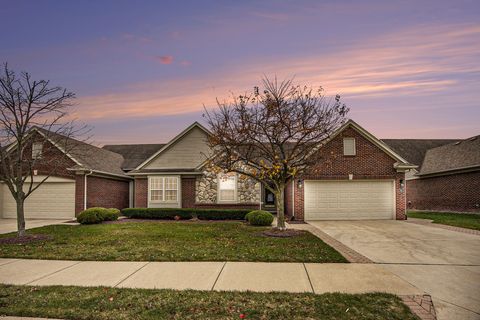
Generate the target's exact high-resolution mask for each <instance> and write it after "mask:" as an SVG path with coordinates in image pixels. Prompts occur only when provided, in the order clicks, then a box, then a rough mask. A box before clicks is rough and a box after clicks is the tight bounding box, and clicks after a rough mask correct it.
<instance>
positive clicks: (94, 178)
mask: <svg viewBox="0 0 480 320" xmlns="http://www.w3.org/2000/svg"><path fill="white" fill-rule="evenodd" d="M209 134H210V133H209V131H208V130H207V129H206V128H204V127H203V126H202V125H201V124H199V123H197V122H195V123H193V124H192V125H191V126H189V127H188V128H186V129H185V130H183V131H182V132H181V133H180V134H179V135H177V136H176V137H175V138H173V139H172V140H171V141H169V142H168V143H166V144H135V145H125V144H123V145H106V146H104V147H103V149H100V148H97V147H94V146H91V145H89V144H85V143H82V142H78V141H74V142H75V143H77V144H78V147H79V148H77V149H78V150H77V152H76V154H75V156H74V155H67V157H66V160H67V161H66V163H65V166H64V168H63V170H61V172H60V173H57V174H55V175H54V176H52V177H50V179H49V180H48V181H47V182H46V184H45V185H43V186H42V187H41V188H40V189H39V190H37V191H36V192H34V193H33V194H32V196H31V198H30V199H28V200H27V208H26V212H27V218H32V217H37V218H72V217H74V215H75V214H77V213H78V212H80V211H81V210H83V209H84V208H85V207H92V206H104V207H116V208H124V207H149V208H158V207H163V208H172V207H176V208H250V209H257V208H263V209H265V210H270V211H275V210H276V207H275V198H274V195H273V194H272V193H270V192H268V191H267V190H266V189H265V187H264V186H263V185H261V184H260V183H259V182H257V181H254V180H252V179H251V178H248V177H245V176H241V175H237V174H232V173H229V174H217V173H216V172H214V170H211V169H209V166H208V165H206V163H207V161H206V160H207V159H208V157H209V156H210V155H211V150H210V148H209V147H208V144H207V139H208V136H209ZM52 143H54V141H53V142H52ZM58 152H59V156H61V155H63V153H62V151H61V150H60V149H59V150H58ZM318 152H320V153H321V156H322V157H321V158H322V160H321V161H320V162H319V164H318V166H314V167H312V168H310V169H309V172H308V173H307V174H306V175H304V176H302V177H298V178H297V179H295V180H294V181H292V182H290V183H289V184H288V186H287V188H286V191H285V212H286V214H287V216H289V217H290V218H292V219H296V220H322V219H325V220H328V219H330V220H334V219H344V220H347V219H353V220H355V219H405V207H406V195H405V192H406V189H405V172H407V171H409V170H411V169H413V168H416V166H415V165H412V164H410V163H409V162H408V161H407V160H406V159H404V158H403V157H402V156H400V155H399V154H398V153H396V152H395V151H393V150H392V149H390V147H388V146H387V145H386V144H385V143H383V142H382V141H380V140H378V139H377V138H376V137H374V136H373V135H372V134H370V133H369V132H368V131H366V130H365V129H363V128H362V127H360V126H359V125H358V124H357V123H355V122H354V121H351V120H350V121H348V122H347V123H346V124H345V125H343V126H342V127H341V128H339V129H338V130H337V131H336V132H335V133H334V134H333V135H332V136H331V137H330V138H329V139H327V140H326V141H323V142H322V147H321V148H319V151H318ZM38 175H39V177H41V176H42V172H41V171H39V172H38ZM85 190H86V193H85V192H84V191H85ZM1 194H2V195H3V199H0V202H1V204H2V205H1V208H2V213H3V216H4V217H14V216H15V211H14V210H13V207H12V200H13V199H9V197H10V198H11V196H10V195H9V194H8V190H6V188H3V191H2V192H1Z"/></svg>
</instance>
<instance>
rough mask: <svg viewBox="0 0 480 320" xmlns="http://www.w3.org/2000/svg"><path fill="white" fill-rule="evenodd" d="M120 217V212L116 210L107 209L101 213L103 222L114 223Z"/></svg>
mask: <svg viewBox="0 0 480 320" xmlns="http://www.w3.org/2000/svg"><path fill="white" fill-rule="evenodd" d="M118 217H120V210H118V209H117V208H108V209H105V211H104V212H103V220H105V221H115V220H118Z"/></svg>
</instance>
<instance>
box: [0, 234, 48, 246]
mask: <svg viewBox="0 0 480 320" xmlns="http://www.w3.org/2000/svg"><path fill="white" fill-rule="evenodd" d="M51 239H53V237H52V236H49V235H46V234H27V235H25V236H23V237H9V238H0V244H29V243H32V242H39V241H47V240H51Z"/></svg>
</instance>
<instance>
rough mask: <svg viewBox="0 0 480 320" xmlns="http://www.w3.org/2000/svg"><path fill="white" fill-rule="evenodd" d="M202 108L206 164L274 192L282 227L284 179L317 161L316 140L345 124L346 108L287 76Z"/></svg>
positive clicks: (324, 137)
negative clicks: (207, 154) (207, 132)
mask: <svg viewBox="0 0 480 320" xmlns="http://www.w3.org/2000/svg"><path fill="white" fill-rule="evenodd" d="M217 104H218V108H217V109H216V110H213V111H210V112H209V111H206V112H205V117H206V119H207V123H208V125H209V129H210V130H211V132H212V135H211V136H210V138H209V145H210V147H211V148H212V149H213V150H214V151H215V152H214V154H215V156H214V157H212V158H211V159H210V163H211V164H212V165H213V166H214V167H217V168H220V169H222V170H224V171H229V172H236V173H239V174H242V175H245V176H248V177H251V178H253V179H255V180H257V181H259V182H260V183H262V184H263V185H264V186H265V187H266V188H267V189H268V190H270V191H271V192H273V193H274V194H275V197H276V206H277V221H278V225H277V227H278V228H279V229H281V230H284V229H285V216H284V190H285V187H286V185H287V183H288V182H289V181H291V180H292V179H294V178H295V177H298V176H301V175H302V174H304V173H306V172H307V169H308V168H310V167H311V166H313V165H315V164H317V163H318V161H321V158H320V155H319V154H320V153H319V152H316V151H317V150H318V148H319V147H320V146H321V144H322V142H323V141H324V140H325V139H327V138H328V137H329V136H330V135H331V134H332V133H333V132H334V131H335V130H336V129H337V128H339V127H340V126H341V125H342V124H343V123H345V121H346V120H347V119H346V115H347V113H348V110H349V109H348V108H347V107H346V106H345V104H343V103H342V102H341V101H340V96H339V95H337V96H336V97H335V98H334V99H327V98H326V97H325V96H324V94H323V89H322V88H321V87H320V88H313V87H308V86H303V87H300V86H296V85H294V84H293V81H292V80H291V79H289V80H285V81H282V82H280V83H279V82H278V81H277V79H276V78H275V79H274V80H270V79H268V78H264V79H263V80H262V88H259V87H255V88H254V90H253V92H251V93H248V94H245V95H240V96H238V97H237V96H233V98H232V101H229V102H219V101H218V100H217Z"/></svg>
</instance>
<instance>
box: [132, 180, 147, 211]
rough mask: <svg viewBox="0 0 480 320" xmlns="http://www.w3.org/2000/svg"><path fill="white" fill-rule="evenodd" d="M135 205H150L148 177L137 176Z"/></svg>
mask: <svg viewBox="0 0 480 320" xmlns="http://www.w3.org/2000/svg"><path fill="white" fill-rule="evenodd" d="M133 199H134V200H133V206H134V207H135V208H146V207H147V206H148V201H147V200H148V179H147V178H135V185H134V198H133Z"/></svg>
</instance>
